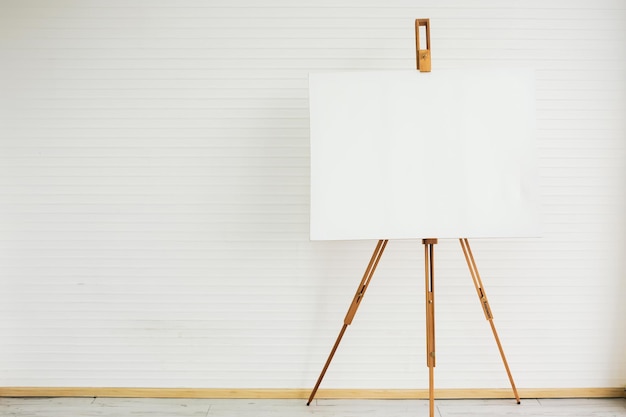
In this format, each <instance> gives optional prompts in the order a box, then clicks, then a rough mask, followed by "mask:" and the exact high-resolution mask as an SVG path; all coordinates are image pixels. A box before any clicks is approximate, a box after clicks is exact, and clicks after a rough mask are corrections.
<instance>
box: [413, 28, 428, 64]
mask: <svg viewBox="0 0 626 417" xmlns="http://www.w3.org/2000/svg"><path fill="white" fill-rule="evenodd" d="M420 26H424V27H425V28H426V49H420ZM415 52H416V57H417V69H418V70H419V71H420V72H430V19H415Z"/></svg>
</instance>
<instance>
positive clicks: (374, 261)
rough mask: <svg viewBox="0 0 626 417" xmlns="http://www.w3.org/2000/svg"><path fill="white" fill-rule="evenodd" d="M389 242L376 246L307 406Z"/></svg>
mask: <svg viewBox="0 0 626 417" xmlns="http://www.w3.org/2000/svg"><path fill="white" fill-rule="evenodd" d="M387 242H388V240H379V241H378V244H377V245H376V248H375V249H374V253H373V254H372V258H371V259H370V262H369V264H368V265H367V269H366V270H365V274H363V278H362V279H361V283H360V284H359V287H358V288H357V290H356V294H354V298H353V299H352V304H350V308H349V309H348V313H347V314H346V317H345V319H344V320H343V327H342V328H341V331H340V332H339V336H337V340H336V341H335V344H334V346H333V348H332V350H331V351H330V355H328V359H327V360H326V364H325V365H324V369H322V372H321V373H320V376H319V378H318V379H317V383H316V384H315V387H314V388H313V391H312V392H311V395H310V396H309V401H308V402H307V403H306V405H310V404H311V401H313V398H314V397H315V393H317V389H318V388H319V386H320V384H321V383H322V379H324V375H325V374H326V370H328V366H329V365H330V362H331V361H332V360H333V356H335V352H336V351H337V348H338V347H339V343H340V342H341V339H342V338H343V334H344V333H345V332H346V329H347V328H348V325H350V324H352V320H353V319H354V315H355V314H356V311H357V309H358V308H359V305H360V303H361V300H362V299H363V296H364V295H365V291H366V290H367V287H368V285H369V284H370V281H371V279H372V276H373V275H374V271H375V270H376V266H378V261H380V258H381V256H382V255H383V251H384V250H385V246H387Z"/></svg>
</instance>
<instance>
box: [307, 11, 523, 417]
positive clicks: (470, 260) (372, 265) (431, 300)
mask: <svg viewBox="0 0 626 417" xmlns="http://www.w3.org/2000/svg"><path fill="white" fill-rule="evenodd" d="M421 26H425V29H426V49H420V35H419V32H420V27H421ZM415 49H416V63H417V69H418V70H419V71H420V72H430V71H431V55H430V21H429V19H416V20H415ZM387 242H389V241H388V240H379V241H378V243H377V245H376V248H375V249H374V253H373V254H372V257H371V259H370V262H369V264H368V265H367V268H366V269H365V273H364V274H363V278H362V279H361V283H360V284H359V287H358V288H357V291H356V293H355V295H354V298H353V299H352V303H351V304H350V308H349V309H348V313H347V314H346V317H345V318H344V321H343V327H342V328H341V330H340V332H339V336H337V340H336V341H335V344H334V345H333V348H332V349H331V351H330V355H329V356H328V359H327V360H326V363H325V364H324V368H323V369H322V372H321V373H320V376H319V378H318V379H317V382H316V384H315V387H314V388H313V391H312V392H311V395H310V396H309V400H308V402H307V405H310V404H311V401H313V398H314V397H315V394H316V393H317V390H318V388H319V386H320V384H321V382H322V379H324V375H325V374H326V371H327V370H328V366H329V365H330V362H331V361H332V359H333V357H334V356H335V352H336V351H337V348H338V347H339V343H340V342H341V339H342V338H343V335H344V333H345V332H346V329H347V328H348V326H349V325H350V324H352V320H353V319H354V316H355V314H356V311H357V309H358V308H359V305H360V304H361V301H362V300H363V297H364V295H365V291H366V290H367V287H368V286H369V284H370V281H371V280H372V276H373V275H374V271H375V270H376V267H377V266H378V262H379V261H380V258H381V257H382V255H383V252H384V250H385V247H386V246H387ZM459 242H460V243H461V248H462V249H463V254H464V255H465V261H466V262H467V267H468V268H469V270H470V275H471V276H472V281H473V282H474V287H475V288H476V293H477V294H478V298H479V300H480V304H481V306H482V308H483V312H484V313H485V318H486V319H487V321H489V324H490V325H491V330H492V332H493V336H494V338H495V341H496V344H497V345H498V350H499V351H500V356H501V357H502V362H503V363H504V368H505V369H506V373H507V375H508V377H509V381H510V383H511V388H512V389H513V394H514V396H515V399H516V400H517V403H518V404H519V403H520V397H519V394H518V392H517V388H516V387H515V382H514V381H513V376H512V375H511V370H510V369H509V364H508V362H507V360H506V357H505V355H504V350H503V349H502V345H501V344H500V338H499V337H498V333H497V331H496V327H495V325H494V323H493V315H492V313H491V307H490V306H489V301H488V300H487V294H486V293H485V289H484V286H483V283H482V280H481V279H480V274H479V273H478V268H477V266H476V262H475V260H474V256H473V254H472V250H471V249H470V245H469V241H468V240H467V239H466V238H461V239H459ZM422 244H423V245H424V277H425V295H426V300H425V304H426V365H427V366H428V398H429V411H430V417H434V415H435V382H434V374H435V362H436V361H435V356H436V355H435V266H434V264H435V261H434V255H435V245H436V244H437V239H432V238H431V239H422Z"/></svg>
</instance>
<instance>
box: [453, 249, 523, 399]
mask: <svg viewBox="0 0 626 417" xmlns="http://www.w3.org/2000/svg"><path fill="white" fill-rule="evenodd" d="M459 242H461V247H462V248H463V254H464V255H465V261H466V262H467V266H468V268H469V270H470V274H471V275H472V280H473V281H474V286H475V287H476V292H477V294H478V298H479V299H480V304H481V305H482V307H483V311H484V313H485V318H486V319H487V320H488V321H489V324H490V325H491V331H492V332H493V337H494V338H495V340H496V344H497V345H498V350H499V351H500V356H501V357H502V363H504V368H505V369H506V373H507V375H508V377H509V381H510V382H511V388H513V394H514V395H515V399H516V400H517V403H518V404H520V402H521V401H520V397H519V394H518V393H517V388H516V387H515V381H513V375H511V370H510V369H509V364H508V362H507V360H506V356H505V355H504V350H503V349H502V345H501V344H500V338H499V337H498V332H497V331H496V326H495V324H493V315H492V314H491V308H490V307H489V300H487V294H485V289H484V287H483V283H482V280H481V279H480V274H479V273H478V267H477V266H476V261H475V260H474V255H472V250H471V249H470V245H469V241H468V240H467V239H459Z"/></svg>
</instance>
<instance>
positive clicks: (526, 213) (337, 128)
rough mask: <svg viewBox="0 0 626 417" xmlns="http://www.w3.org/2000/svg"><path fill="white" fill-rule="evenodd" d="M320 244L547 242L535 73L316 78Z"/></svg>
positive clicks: (314, 227) (312, 94)
mask: <svg viewBox="0 0 626 417" xmlns="http://www.w3.org/2000/svg"><path fill="white" fill-rule="evenodd" d="M309 100H310V117H311V120H310V123H311V124H310V128H311V223H310V226H311V239H313V240H339V239H346V240H348V239H410V238H429V237H433V238H459V237H467V238H477V237H531V236H538V234H539V230H538V228H539V211H540V210H539V198H538V180H537V179H538V175H537V163H536V149H535V87H534V72H533V71H532V70H525V69H502V70H500V69H480V70H435V71H433V72H431V73H419V72H417V71H415V70H412V71H359V72H351V71H348V72H331V73H312V74H310V76H309Z"/></svg>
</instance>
